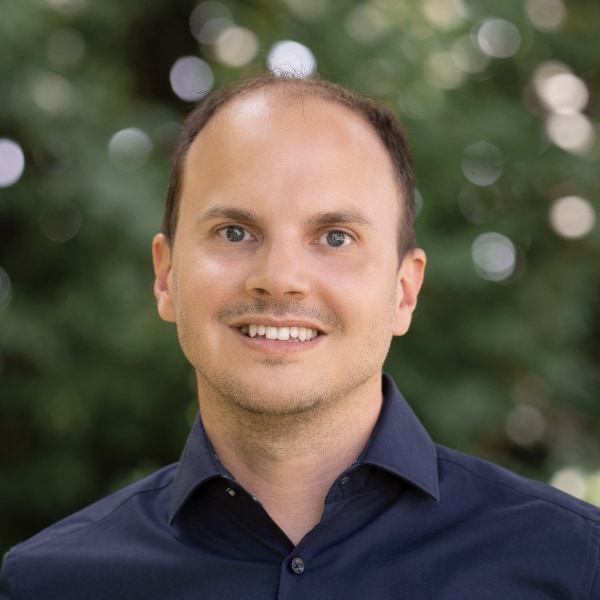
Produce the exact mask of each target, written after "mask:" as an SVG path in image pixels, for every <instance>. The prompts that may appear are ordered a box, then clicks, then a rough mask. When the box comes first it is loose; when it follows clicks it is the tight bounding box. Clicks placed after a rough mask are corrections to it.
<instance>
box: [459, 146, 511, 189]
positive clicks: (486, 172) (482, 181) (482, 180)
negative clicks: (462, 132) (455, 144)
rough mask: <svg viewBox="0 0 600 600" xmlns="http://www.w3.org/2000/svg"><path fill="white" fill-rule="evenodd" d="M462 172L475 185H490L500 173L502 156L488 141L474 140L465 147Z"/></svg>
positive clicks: (502, 167)
mask: <svg viewBox="0 0 600 600" xmlns="http://www.w3.org/2000/svg"><path fill="white" fill-rule="evenodd" d="M461 166H462V172H463V174H464V176H465V177H466V178H467V179H468V180H469V181H470V182H471V183H474V184H475V185H480V186H486V185H492V184H493V183H495V182H496V181H498V179H499V178H500V176H501V175H502V171H503V170H504V157H503V155H502V152H501V151H500V150H499V149H498V148H497V147H496V146H494V144H490V143H489V142H475V143H474V144H471V145H470V146H468V147H467V148H466V150H465V151H464V153H463V158H462V163H461Z"/></svg>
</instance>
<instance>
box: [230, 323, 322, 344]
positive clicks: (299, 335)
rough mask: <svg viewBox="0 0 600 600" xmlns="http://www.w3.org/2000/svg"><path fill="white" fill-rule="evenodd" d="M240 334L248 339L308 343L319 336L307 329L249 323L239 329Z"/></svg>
mask: <svg viewBox="0 0 600 600" xmlns="http://www.w3.org/2000/svg"><path fill="white" fill-rule="evenodd" d="M239 330H240V332H241V333H242V334H243V335H245V336H246V337H250V338H264V339H267V340H279V341H282V342H288V341H291V342H310V341H311V340H314V339H315V338H316V337H318V336H319V335H320V332H319V331H318V330H317V329H311V328H309V327H271V326H268V325H256V324H254V323H249V324H248V325H242V326H241V327H239Z"/></svg>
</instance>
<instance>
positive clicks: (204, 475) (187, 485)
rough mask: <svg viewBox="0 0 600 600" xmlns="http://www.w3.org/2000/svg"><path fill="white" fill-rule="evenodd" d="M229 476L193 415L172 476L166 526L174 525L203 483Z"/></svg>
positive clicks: (200, 422) (198, 418) (199, 422)
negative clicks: (174, 521)
mask: <svg viewBox="0 0 600 600" xmlns="http://www.w3.org/2000/svg"><path fill="white" fill-rule="evenodd" d="M228 476H229V475H228V474H227V471H225V469H224V468H223V466H222V465H221V463H220V462H219V459H218V458H217V457H216V455H215V453H214V451H213V449H212V446H211V444H210V442H209V440H208V437H207V435H206V432H205V431H204V427H203V425H202V421H201V419H200V415H196V419H195V421H194V425H193V427H192V430H191V431H190V435H189V436H188V439H187V442H186V444H185V448H184V449H183V454H182V455H181V459H180V460H179V465H178V466H177V471H176V472H175V479H174V481H173V490H172V492H171V503H170V506H169V523H172V522H173V519H175V517H176V516H177V513H178V512H179V511H180V510H181V508H182V507H183V506H184V504H185V503H186V502H187V501H188V500H189V498H190V497H191V495H192V494H193V493H194V491H196V489H198V488H199V487H200V486H201V485H202V484H203V483H205V482H207V481H208V480H209V479H215V478H217V477H228Z"/></svg>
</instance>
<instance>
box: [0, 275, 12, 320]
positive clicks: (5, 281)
mask: <svg viewBox="0 0 600 600" xmlns="http://www.w3.org/2000/svg"><path fill="white" fill-rule="evenodd" d="M11 299H12V285H11V283H10V277H9V276H8V273H7V272H6V271H5V270H4V269H3V268H2V267H0V313H2V312H4V311H5V310H7V309H8V306H9V305H10V301H11Z"/></svg>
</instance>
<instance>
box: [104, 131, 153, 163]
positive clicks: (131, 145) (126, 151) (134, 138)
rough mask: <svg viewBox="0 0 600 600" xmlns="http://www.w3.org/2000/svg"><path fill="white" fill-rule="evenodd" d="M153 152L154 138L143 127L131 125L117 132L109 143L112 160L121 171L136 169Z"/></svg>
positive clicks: (109, 153)
mask: <svg viewBox="0 0 600 600" xmlns="http://www.w3.org/2000/svg"><path fill="white" fill-rule="evenodd" d="M151 152H152V140H151V139H150V137H149V136H148V134H146V133H145V132H144V131H142V130H141V129H137V128H135V127H129V128H127V129H122V130H121V131H118V132H117V133H115V135H113V136H112V138H111V139H110V142H109V143H108V155H109V157H110V160H111V162H112V163H113V165H115V167H117V169H120V170H121V171H135V170H136V169H138V168H139V167H141V166H142V165H143V164H144V163H145V162H146V161H147V160H148V157H149V156H150V153H151Z"/></svg>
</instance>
